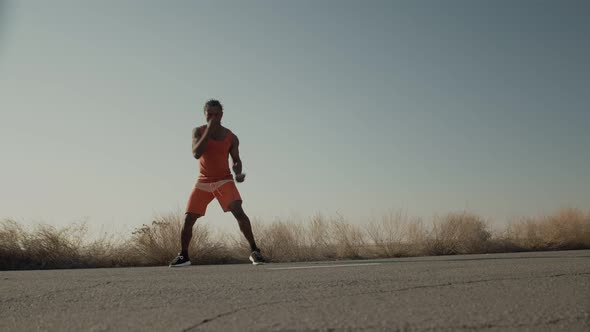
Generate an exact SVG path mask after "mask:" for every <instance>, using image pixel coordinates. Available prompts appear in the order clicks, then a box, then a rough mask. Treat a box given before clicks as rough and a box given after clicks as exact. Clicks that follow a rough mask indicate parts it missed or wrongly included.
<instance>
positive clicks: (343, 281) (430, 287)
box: [0, 250, 590, 331]
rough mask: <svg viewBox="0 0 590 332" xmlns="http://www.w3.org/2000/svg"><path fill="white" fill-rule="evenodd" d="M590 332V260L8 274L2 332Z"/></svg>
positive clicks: (493, 258)
mask: <svg viewBox="0 0 590 332" xmlns="http://www.w3.org/2000/svg"><path fill="white" fill-rule="evenodd" d="M29 330H31V331H37V330H43V331H154V330H156V331H164V330H165V331H358V330H366V331H457V330H485V331H545V330H546V331H590V251H588V250H586V251H561V252H537V253H516V254H494V255H466V256H443V257H422V258H399V259H386V260H371V261H338V262H314V263H292V264H267V265H264V266H252V265H246V264H241V265H219V266H190V267H186V268H175V269H171V268H168V267H149V268H113V269H79V270H48V271H4V272H0V331H29Z"/></svg>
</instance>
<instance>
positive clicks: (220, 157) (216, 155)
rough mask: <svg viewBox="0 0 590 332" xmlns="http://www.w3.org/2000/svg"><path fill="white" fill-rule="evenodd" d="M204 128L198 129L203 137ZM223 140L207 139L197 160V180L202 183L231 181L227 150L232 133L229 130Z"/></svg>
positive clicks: (229, 146)
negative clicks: (205, 145) (203, 150)
mask: <svg viewBox="0 0 590 332" xmlns="http://www.w3.org/2000/svg"><path fill="white" fill-rule="evenodd" d="M204 129H205V128H204V127H200V128H199V133H200V134H201V135H203V131H204ZM226 130H227V134H226V135H225V138H224V139H223V140H221V141H216V140H214V139H212V138H211V137H209V140H207V147H206V148H205V152H204V153H203V154H202V155H201V158H199V180H198V182H202V183H211V182H217V181H222V180H232V179H233V177H232V175H231V172H230V170H229V159H228V158H229V150H230V148H231V144H232V137H233V136H232V135H233V134H232V132H231V131H230V130H229V129H226Z"/></svg>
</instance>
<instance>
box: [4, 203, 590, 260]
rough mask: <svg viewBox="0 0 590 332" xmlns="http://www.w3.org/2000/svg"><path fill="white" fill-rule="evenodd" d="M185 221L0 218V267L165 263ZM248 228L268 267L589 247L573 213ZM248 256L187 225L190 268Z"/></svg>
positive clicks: (245, 249) (588, 230)
mask: <svg viewBox="0 0 590 332" xmlns="http://www.w3.org/2000/svg"><path fill="white" fill-rule="evenodd" d="M183 223H184V214H183V213H180V212H174V213H169V214H166V215H162V216H160V217H158V218H156V220H154V221H153V222H152V223H151V225H143V226H142V227H140V228H139V229H137V230H136V231H135V232H133V234H132V236H131V237H130V238H127V239H116V238H114V237H113V236H109V235H107V234H104V235H103V236H102V237H100V238H98V239H96V240H94V241H87V240H86V233H87V227H86V224H85V223H80V224H73V225H71V226H69V227H64V228H56V227H52V226H47V225H38V226H36V227H34V228H31V229H26V228H24V227H23V226H21V225H20V224H19V223H18V222H16V221H14V220H10V219H4V220H2V221H0V269H3V270H6V269H43V268H75V267H112V266H144V265H167V264H168V263H169V262H170V260H171V259H172V258H174V256H175V255H176V254H177V253H178V251H179V249H180V231H181V229H182V224H183ZM252 226H253V229H254V235H255V237H256V240H257V242H258V245H259V246H260V247H261V249H262V251H263V254H265V255H266V256H267V257H268V258H270V259H271V261H274V262H288V261H310V260H334V259H357V258H371V257H398V256H420V255H447V254H473V253H484V252H512V251H524V250H560V249H588V248H590V214H584V213H583V212H582V211H580V210H577V209H563V210H560V211H558V212H557V213H555V214H553V215H550V216H545V217H535V218H523V219H520V220H519V221H517V222H514V223H512V224H510V225H509V226H508V227H507V228H505V229H504V230H503V231H501V232H497V233H494V234H492V233H491V231H490V230H489V227H488V223H487V222H486V221H485V220H484V219H483V218H482V217H480V216H478V215H475V214H473V213H468V212H459V213H450V214H448V215H446V216H443V217H435V218H434V220H433V223H432V227H431V228H429V229H426V227H424V225H423V222H422V220H421V219H420V218H410V217H408V216H407V215H405V214H404V215H403V214H401V213H392V212H390V213H389V214H388V215H386V216H384V217H383V218H382V219H381V220H380V221H379V222H378V221H372V222H371V223H370V224H369V225H368V226H367V227H366V228H364V229H361V228H360V227H359V226H357V225H354V224H351V223H349V222H347V221H346V220H345V219H344V217H342V216H339V215H338V216H336V217H334V218H325V217H323V216H322V215H320V214H318V215H315V216H313V217H312V218H310V219H309V220H308V221H307V222H304V223H297V222H285V221H282V220H275V221H274V222H273V223H271V224H264V223H262V222H259V221H257V220H253V225H252ZM236 232H237V230H236ZM249 253H250V248H249V246H248V243H247V241H246V240H245V238H244V236H243V235H242V234H241V233H237V235H234V236H227V235H224V234H214V233H213V232H212V231H211V230H210V228H209V227H208V225H207V224H204V223H202V222H200V221H198V222H197V223H196V224H195V226H194V228H193V238H192V242H191V246H190V256H191V260H192V261H193V262H194V263H196V264H223V263H237V262H247V257H248V255H249Z"/></svg>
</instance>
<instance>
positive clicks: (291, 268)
mask: <svg viewBox="0 0 590 332" xmlns="http://www.w3.org/2000/svg"><path fill="white" fill-rule="evenodd" d="M369 265H381V263H362V264H340V265H316V266H313V265H309V266H289V267H269V268H267V269H268V270H295V269H321V268H329V267H348V266H369Z"/></svg>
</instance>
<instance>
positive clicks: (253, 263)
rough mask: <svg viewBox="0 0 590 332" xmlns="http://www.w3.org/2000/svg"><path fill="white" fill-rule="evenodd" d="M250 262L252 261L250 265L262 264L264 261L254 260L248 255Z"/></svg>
mask: <svg viewBox="0 0 590 332" xmlns="http://www.w3.org/2000/svg"><path fill="white" fill-rule="evenodd" d="M249 259H250V262H252V265H264V262H255V261H254V260H253V259H252V257H249Z"/></svg>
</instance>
